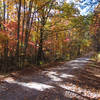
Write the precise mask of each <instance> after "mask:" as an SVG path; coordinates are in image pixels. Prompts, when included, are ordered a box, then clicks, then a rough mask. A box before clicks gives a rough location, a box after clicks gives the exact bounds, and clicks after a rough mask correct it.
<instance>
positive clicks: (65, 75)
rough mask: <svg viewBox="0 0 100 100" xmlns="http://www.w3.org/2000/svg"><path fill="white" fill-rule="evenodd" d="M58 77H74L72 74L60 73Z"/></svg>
mask: <svg viewBox="0 0 100 100" xmlns="http://www.w3.org/2000/svg"><path fill="white" fill-rule="evenodd" d="M60 77H61V78H72V77H74V75H69V74H61V75H60Z"/></svg>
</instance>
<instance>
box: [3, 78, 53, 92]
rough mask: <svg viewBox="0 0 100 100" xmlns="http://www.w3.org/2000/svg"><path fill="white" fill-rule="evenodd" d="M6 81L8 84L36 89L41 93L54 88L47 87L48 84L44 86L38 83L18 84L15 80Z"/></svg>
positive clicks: (7, 79) (8, 79)
mask: <svg viewBox="0 0 100 100" xmlns="http://www.w3.org/2000/svg"><path fill="white" fill-rule="evenodd" d="M5 81H6V82H8V83H14V84H18V85H21V86H24V87H26V88H30V89H36V90H39V91H44V90H45V89H51V88H54V87H53V86H50V85H46V84H43V83H37V82H29V83H25V82H18V81H16V80H14V79H13V78H6V79H5Z"/></svg>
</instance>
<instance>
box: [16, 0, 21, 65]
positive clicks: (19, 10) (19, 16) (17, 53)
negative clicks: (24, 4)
mask: <svg viewBox="0 0 100 100" xmlns="http://www.w3.org/2000/svg"><path fill="white" fill-rule="evenodd" d="M20 21H21V0H19V8H18V26H17V48H16V57H17V61H18V67H19V42H20V41H19V36H20V35H19V33H20Z"/></svg>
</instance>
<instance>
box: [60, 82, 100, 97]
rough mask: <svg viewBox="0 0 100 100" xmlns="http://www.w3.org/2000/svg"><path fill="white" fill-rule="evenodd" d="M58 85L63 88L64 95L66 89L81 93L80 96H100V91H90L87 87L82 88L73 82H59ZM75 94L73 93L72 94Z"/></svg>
mask: <svg viewBox="0 0 100 100" xmlns="http://www.w3.org/2000/svg"><path fill="white" fill-rule="evenodd" d="M59 86H60V87H61V88H63V89H65V91H66V92H65V96H66V94H67V93H68V91H70V92H72V93H76V95H77V94H81V95H82V96H86V97H92V98H99V97H100V93H98V92H93V91H90V90H88V89H83V88H81V87H79V86H77V85H74V84H59ZM74 96H75V95H74Z"/></svg>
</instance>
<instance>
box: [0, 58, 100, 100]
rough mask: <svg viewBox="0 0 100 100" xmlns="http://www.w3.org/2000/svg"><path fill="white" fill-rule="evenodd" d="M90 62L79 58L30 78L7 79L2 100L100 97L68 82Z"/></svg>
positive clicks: (0, 92) (0, 91)
mask: <svg viewBox="0 0 100 100" xmlns="http://www.w3.org/2000/svg"><path fill="white" fill-rule="evenodd" d="M89 62H90V60H89V58H85V57H84V58H78V59H76V60H71V61H69V62H66V63H65V64H63V65H62V66H57V67H55V68H50V69H48V70H46V71H42V72H40V73H34V74H32V75H29V76H20V77H19V78H18V79H15V78H14V77H7V78H5V79H4V81H3V82H2V83H1V84H0V100H71V99H72V98H74V97H77V98H79V99H80V100H88V99H89V97H91V96H92V97H93V98H96V97H99V96H100V94H98V93H97V94H96V93H94V92H91V91H89V90H86V89H83V88H81V87H78V88H77V86H76V85H75V84H73V83H69V81H68V80H70V79H73V80H74V79H75V78H76V76H75V74H74V72H75V71H76V70H79V69H82V68H84V66H85V65H86V64H87V63H89ZM76 90H77V92H76ZM86 92H87V94H86ZM46 98H47V99H46Z"/></svg>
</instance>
